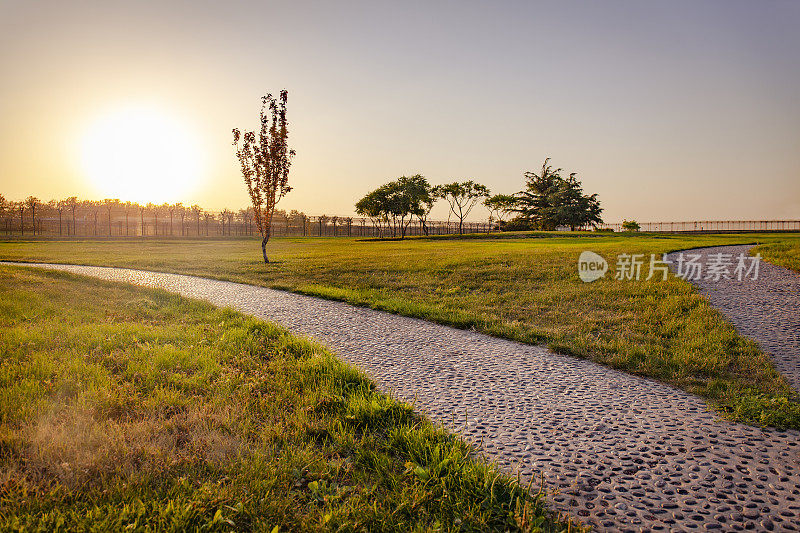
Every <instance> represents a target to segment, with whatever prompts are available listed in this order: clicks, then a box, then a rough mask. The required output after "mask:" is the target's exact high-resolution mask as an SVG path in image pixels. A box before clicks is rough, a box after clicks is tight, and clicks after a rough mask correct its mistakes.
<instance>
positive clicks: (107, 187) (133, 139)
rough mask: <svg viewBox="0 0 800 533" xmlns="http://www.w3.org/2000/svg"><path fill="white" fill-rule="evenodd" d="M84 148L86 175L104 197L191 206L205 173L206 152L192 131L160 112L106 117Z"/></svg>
mask: <svg viewBox="0 0 800 533" xmlns="http://www.w3.org/2000/svg"><path fill="white" fill-rule="evenodd" d="M81 148H82V150H81V154H82V164H83V170H84V173H85V174H86V176H87V178H89V180H91V182H92V184H93V185H94V187H95V189H96V190H97V193H98V194H100V195H101V196H102V197H103V198H119V199H121V200H128V201H134V202H140V203H146V202H153V203H163V202H180V201H183V202H185V201H187V199H188V198H187V197H188V195H189V194H190V193H191V192H192V191H193V190H194V189H195V188H196V187H197V185H198V184H199V181H200V179H201V176H202V174H203V167H204V163H203V161H202V159H203V157H202V156H203V154H202V150H201V149H200V145H199V143H198V142H197V139H196V138H195V136H194V135H193V134H192V132H191V131H190V130H189V129H188V128H187V127H186V126H185V125H184V124H182V123H181V122H180V121H178V120H176V119H174V118H172V117H170V116H169V115H167V114H165V113H162V112H159V111H157V110H154V109H149V108H128V109H121V110H118V111H115V112H112V113H109V114H106V115H103V116H102V117H100V118H98V119H97V120H96V121H95V122H94V123H93V124H92V125H91V126H90V127H89V129H88V131H87V133H86V135H85V136H84V138H83V143H82V147H81Z"/></svg>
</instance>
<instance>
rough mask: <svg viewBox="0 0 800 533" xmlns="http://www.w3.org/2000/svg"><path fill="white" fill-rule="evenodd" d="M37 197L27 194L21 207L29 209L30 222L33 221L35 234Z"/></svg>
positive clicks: (34, 232) (38, 202)
mask: <svg viewBox="0 0 800 533" xmlns="http://www.w3.org/2000/svg"><path fill="white" fill-rule="evenodd" d="M40 203H41V202H40V201H39V199H38V198H36V197H35V196H28V197H27V198H25V202H24V203H23V208H24V207H27V208H28V209H30V210H31V222H33V234H34V235H36V206H37V205H38V204H40Z"/></svg>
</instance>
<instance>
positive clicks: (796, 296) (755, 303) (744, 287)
mask: <svg viewBox="0 0 800 533" xmlns="http://www.w3.org/2000/svg"><path fill="white" fill-rule="evenodd" d="M753 246H755V245H753V244H745V245H741V246H714V247H710V248H695V249H693V250H684V251H682V252H674V253H671V254H669V255H668V257H667V259H668V260H669V261H672V265H673V267H674V266H675V264H676V263H675V262H676V260H677V258H678V255H679V254H681V253H682V254H683V255H684V256H685V258H688V256H689V255H690V254H694V255H699V258H698V259H697V261H698V262H699V263H700V264H701V265H704V266H705V265H708V264H709V263H710V262H712V261H713V260H714V259H715V257H717V256H718V254H723V256H722V259H723V260H724V261H726V262H727V261H731V262H732V265H733V266H732V267H731V268H729V269H727V270H730V277H729V278H725V277H720V279H719V280H715V279H714V278H715V277H716V276H712V277H711V278H710V279H706V277H708V271H707V270H706V271H705V272H703V273H702V274H701V276H700V279H698V280H692V283H693V284H694V285H695V286H696V287H697V288H698V289H700V292H701V293H702V294H703V295H704V296H705V297H707V298H708V299H709V300H710V301H711V304H712V305H713V306H714V307H716V308H717V309H719V311H720V312H721V313H722V314H723V315H725V317H726V318H727V319H728V320H730V321H731V322H732V323H733V325H734V326H736V329H737V330H738V331H739V333H741V334H742V335H745V336H747V337H750V338H751V339H753V340H754V341H756V342H757V343H758V344H759V346H761V349H762V350H764V352H765V353H767V354H769V355H770V357H772V360H773V361H774V362H775V367H776V368H777V369H778V370H779V371H780V372H781V374H783V375H784V376H786V379H787V380H788V381H789V383H790V384H791V385H792V386H793V387H794V388H795V390H797V391H800V274H798V273H797V272H793V271H791V270H789V269H787V268H783V267H779V266H777V265H773V264H772V263H768V262H766V261H759V267H758V277H757V278H756V279H752V275H751V276H742V280H741V281H740V280H739V279H737V278H738V277H737V276H736V275H734V272H733V271H734V268H735V265H736V264H737V263H738V257H739V255H740V254H743V255H744V256H745V257H748V255H749V253H750V249H751V248H753ZM747 266H748V267H749V266H750V263H749V262H747Z"/></svg>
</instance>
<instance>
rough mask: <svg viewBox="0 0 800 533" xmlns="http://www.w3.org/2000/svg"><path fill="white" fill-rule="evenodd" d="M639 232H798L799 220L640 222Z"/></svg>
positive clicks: (606, 226)
mask: <svg viewBox="0 0 800 533" xmlns="http://www.w3.org/2000/svg"><path fill="white" fill-rule="evenodd" d="M639 226H640V229H639V231H645V232H667V233H701V232H702V233H720V232H722V233H724V232H751V231H753V232H761V231H800V220H692V221H684V222H640V223H639ZM598 229H600V230H603V229H611V230H613V231H624V229H623V228H622V224H621V223H618V224H601V225H599V226H598Z"/></svg>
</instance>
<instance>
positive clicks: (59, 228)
mask: <svg viewBox="0 0 800 533" xmlns="http://www.w3.org/2000/svg"><path fill="white" fill-rule="evenodd" d="M58 236H59V237H61V211H59V212H58Z"/></svg>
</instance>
